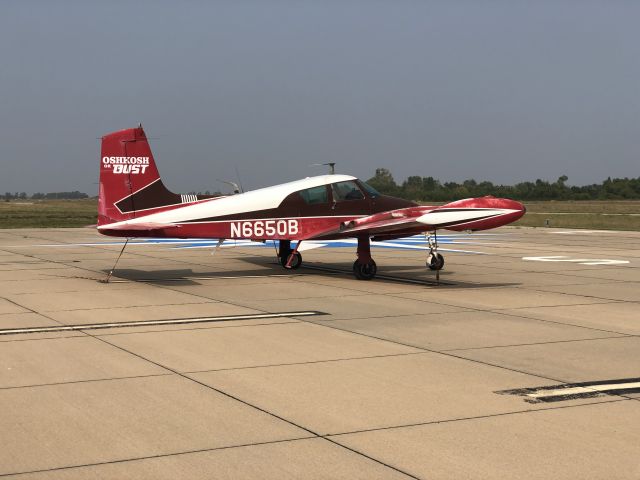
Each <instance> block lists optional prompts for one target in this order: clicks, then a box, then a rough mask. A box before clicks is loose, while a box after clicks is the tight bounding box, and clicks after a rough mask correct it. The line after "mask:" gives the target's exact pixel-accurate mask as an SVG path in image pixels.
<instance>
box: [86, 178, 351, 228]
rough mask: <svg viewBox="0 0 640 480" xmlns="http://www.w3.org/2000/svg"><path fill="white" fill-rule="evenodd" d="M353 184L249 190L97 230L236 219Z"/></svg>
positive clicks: (318, 181) (308, 182)
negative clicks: (301, 195) (309, 192)
mask: <svg viewBox="0 0 640 480" xmlns="http://www.w3.org/2000/svg"><path fill="white" fill-rule="evenodd" d="M349 180H356V178H355V177H352V176H350V175H321V176H318V177H309V178H305V179H302V180H296V181H295V182H289V183H283V184H281V185H274V186H273V187H267V188H261V189H258V190H252V191H250V192H246V193H240V194H237V195H231V196H228V197H224V198H219V197H218V198H212V199H206V200H203V201H201V202H198V203H196V204H194V205H188V206H185V207H182V208H175V209H173V210H167V211H164V212H159V213H152V214H151V215H145V216H144V217H138V218H132V219H130V220H125V221H122V222H116V223H111V224H108V225H101V226H100V227H98V229H109V228H113V227H120V226H127V225H136V224H138V223H147V222H150V223H162V224H167V223H181V222H188V221H190V220H196V219H199V218H211V217H220V216H223V215H238V214H241V213H247V212H256V211H260V210H267V209H271V208H277V207H278V206H279V205H280V204H281V203H282V201H283V200H284V199H285V198H287V197H288V196H289V195H291V194H292V193H294V192H298V191H300V190H305V189H307V188H313V187H319V186H321V185H328V184H330V183H336V182H345V181H349Z"/></svg>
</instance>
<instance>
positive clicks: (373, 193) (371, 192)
mask: <svg viewBox="0 0 640 480" xmlns="http://www.w3.org/2000/svg"><path fill="white" fill-rule="evenodd" d="M360 184H361V185H362V187H363V188H364V189H365V190H366V191H367V193H368V194H369V196H370V197H372V198H375V197H379V196H380V192H379V191H377V190H376V189H375V188H373V187H372V186H371V185H369V184H367V183H365V182H363V181H362V180H360Z"/></svg>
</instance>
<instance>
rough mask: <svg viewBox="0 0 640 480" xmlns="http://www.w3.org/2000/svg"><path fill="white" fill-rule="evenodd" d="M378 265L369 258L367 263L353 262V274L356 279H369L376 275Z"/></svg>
mask: <svg viewBox="0 0 640 480" xmlns="http://www.w3.org/2000/svg"><path fill="white" fill-rule="evenodd" d="M377 271H378V266H377V265H376V262H374V261H373V260H371V261H370V262H369V263H360V262H358V260H356V261H355V262H353V274H354V275H355V276H356V278H357V279H358V280H371V279H372V278H374V277H375V276H376V272H377Z"/></svg>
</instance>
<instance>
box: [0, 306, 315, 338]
mask: <svg viewBox="0 0 640 480" xmlns="http://www.w3.org/2000/svg"><path fill="white" fill-rule="evenodd" d="M313 315H322V313H320V312H314V311H303V312H282V313H257V314H251V315H229V316H226V317H200V318H179V319H172V320H140V321H137V322H116V323H89V324H84V325H60V326H53V327H29V328H8V329H4V330H0V335H17V334H19V333H43V332H69V331H77V330H96V329H103V328H120V327H141V326H148V325H182V324H186V323H206V322H222V321H230V320H256V319H265V318H282V317H310V316H313Z"/></svg>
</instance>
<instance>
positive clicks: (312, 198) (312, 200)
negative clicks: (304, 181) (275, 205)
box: [298, 185, 329, 205]
mask: <svg viewBox="0 0 640 480" xmlns="http://www.w3.org/2000/svg"><path fill="white" fill-rule="evenodd" d="M298 193H300V196H301V197H302V199H303V200H304V201H305V203H306V204H307V205H318V204H320V203H328V202H329V195H328V194H327V186H326V185H320V186H319V187H313V188H307V189H306V190H301V191H300V192H298Z"/></svg>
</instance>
